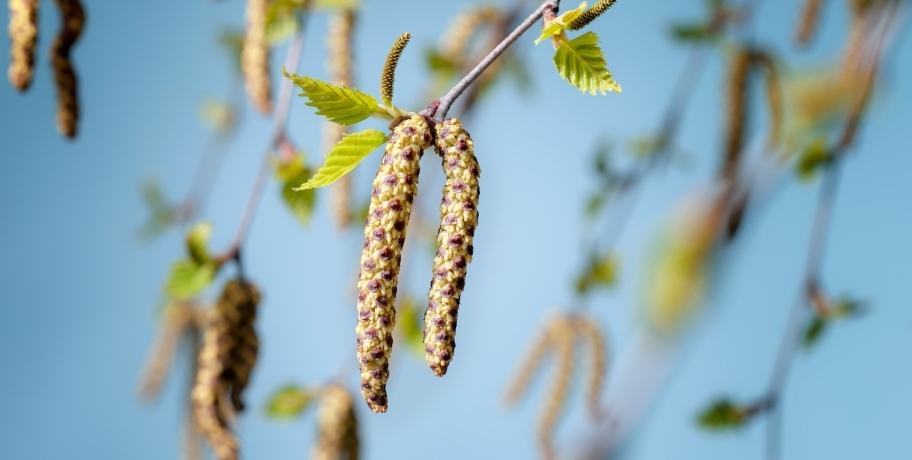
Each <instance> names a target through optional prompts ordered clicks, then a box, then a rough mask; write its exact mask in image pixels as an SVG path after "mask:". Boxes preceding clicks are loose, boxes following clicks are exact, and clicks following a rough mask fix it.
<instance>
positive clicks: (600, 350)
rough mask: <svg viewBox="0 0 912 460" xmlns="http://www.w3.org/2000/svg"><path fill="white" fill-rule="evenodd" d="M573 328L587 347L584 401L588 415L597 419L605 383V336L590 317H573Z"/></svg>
mask: <svg viewBox="0 0 912 460" xmlns="http://www.w3.org/2000/svg"><path fill="white" fill-rule="evenodd" d="M574 328H575V329H576V331H577V334H578V336H579V338H580V340H582V341H584V343H585V344H586V345H588V349H589V367H590V369H589V381H588V382H587V385H586V386H587V388H586V400H587V401H586V402H587V405H588V409H589V415H590V416H591V417H592V418H593V419H597V418H599V417H600V416H601V415H602V403H601V395H602V386H603V385H604V383H605V366H606V365H605V363H606V361H607V359H606V357H605V336H604V334H603V333H602V330H601V328H600V327H599V326H598V324H597V323H596V322H595V321H593V320H592V319H590V318H584V317H577V318H574Z"/></svg>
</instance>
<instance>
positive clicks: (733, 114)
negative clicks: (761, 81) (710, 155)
mask: <svg viewBox="0 0 912 460" xmlns="http://www.w3.org/2000/svg"><path fill="white" fill-rule="evenodd" d="M750 65H751V54H750V51H749V50H747V49H745V48H740V49H738V50H737V51H736V52H735V55H734V56H733V57H732V60H731V63H730V64H729V69H728V87H727V88H726V102H725V103H726V116H725V134H724V135H725V141H724V142H725V145H724V152H723V154H724V157H723V160H722V167H721V169H720V171H719V176H720V178H721V179H724V180H734V178H735V177H736V176H737V174H738V164H739V162H740V158H741V150H742V149H743V148H744V126H745V124H746V123H747V112H748V111H747V107H746V106H747V77H748V75H749V72H750Z"/></svg>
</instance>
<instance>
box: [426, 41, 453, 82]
mask: <svg viewBox="0 0 912 460" xmlns="http://www.w3.org/2000/svg"><path fill="white" fill-rule="evenodd" d="M424 64H425V66H427V68H428V70H430V71H431V72H433V73H436V74H439V75H440V76H446V77H452V76H455V75H456V73H457V71H458V70H459V65H458V64H456V63H455V62H453V60H452V59H451V58H449V57H448V56H445V55H443V54H442V53H441V52H440V50H438V49H436V48H429V49H428V50H427V52H425V53H424Z"/></svg>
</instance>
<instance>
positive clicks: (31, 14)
mask: <svg viewBox="0 0 912 460" xmlns="http://www.w3.org/2000/svg"><path fill="white" fill-rule="evenodd" d="M9 14H10V16H9V36H10V64H9V71H8V76H9V81H10V83H11V84H12V85H13V87H14V88H16V89H18V90H19V91H25V90H26V89H28V87H29V85H31V83H32V75H33V74H34V72H35V44H36V43H37V42H38V0H9Z"/></svg>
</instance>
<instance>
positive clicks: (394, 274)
mask: <svg viewBox="0 0 912 460" xmlns="http://www.w3.org/2000/svg"><path fill="white" fill-rule="evenodd" d="M431 142H432V132H431V128H430V126H429V125H428V121H427V120H426V119H425V118H424V117H422V116H419V115H413V116H411V117H410V118H406V119H404V120H403V121H402V122H401V123H399V124H398V125H396V127H395V128H393V133H392V135H391V136H390V139H389V141H388V142H387V144H386V152H385V153H384V155H383V159H382V160H381V164H380V169H379V170H378V171H377V176H376V177H375V178H374V184H373V191H372V192H371V200H370V207H369V210H368V216H367V225H366V226H365V228H364V249H363V252H362V254H361V272H360V275H359V278H358V325H357V327H356V329H355V332H356V334H357V349H358V361H359V365H360V369H361V394H362V395H363V396H364V399H365V401H366V402H367V406H368V407H370V409H371V410H372V411H374V412H386V408H387V397H386V381H387V378H388V377H389V357H390V350H391V347H392V345H393V325H394V324H395V321H396V317H395V313H396V310H395V300H396V289H397V282H398V278H399V262H400V258H401V256H402V246H403V244H404V243H405V231H406V227H407V226H408V220H409V214H410V213H411V209H412V200H413V199H414V197H415V193H416V192H417V190H418V170H419V162H420V160H421V155H422V154H423V152H424V150H425V149H426V148H428V147H429V146H430V145H431Z"/></svg>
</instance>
